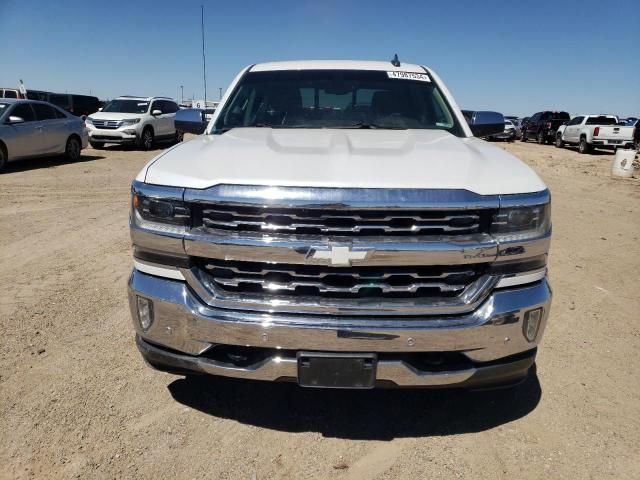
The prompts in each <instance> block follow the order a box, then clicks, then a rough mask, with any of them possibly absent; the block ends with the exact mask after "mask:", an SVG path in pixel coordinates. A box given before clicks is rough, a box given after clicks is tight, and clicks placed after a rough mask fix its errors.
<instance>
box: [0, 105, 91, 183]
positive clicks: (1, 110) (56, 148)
mask: <svg viewBox="0 0 640 480" xmlns="http://www.w3.org/2000/svg"><path fill="white" fill-rule="evenodd" d="M87 141H88V136H87V131H86V129H85V126H84V122H83V121H82V119H81V118H78V117H75V116H73V115H71V114H69V113H68V112H65V111H64V110H62V109H61V108H58V107H56V106H55V105H51V104H50V103H46V102H38V101H34V100H14V99H0V170H2V169H4V168H5V167H6V165H7V163H8V162H11V161H14V160H22V159H27V158H33V157H42V156H48V155H58V154H63V153H64V154H65V155H66V156H67V158H68V159H69V160H72V161H74V160H78V159H79V158H80V152H81V150H82V149H83V148H86V146H87Z"/></svg>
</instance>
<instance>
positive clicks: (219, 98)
mask: <svg viewBox="0 0 640 480" xmlns="http://www.w3.org/2000/svg"><path fill="white" fill-rule="evenodd" d="M218 88H219V89H220V97H218V100H222V87H218Z"/></svg>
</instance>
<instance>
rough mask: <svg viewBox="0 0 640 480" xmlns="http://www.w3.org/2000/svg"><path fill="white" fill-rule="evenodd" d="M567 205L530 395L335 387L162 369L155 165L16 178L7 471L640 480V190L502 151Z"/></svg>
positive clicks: (53, 164)
mask: <svg viewBox="0 0 640 480" xmlns="http://www.w3.org/2000/svg"><path fill="white" fill-rule="evenodd" d="M499 145H500V146H502V147H503V148H506V149H507V150H510V151H512V152H514V153H515V154H517V155H518V156H520V158H522V159H523V160H525V161H526V162H527V163H529V164H530V165H531V166H532V167H533V168H534V169H535V170H536V171H537V172H538V173H539V174H540V175H541V176H542V177H543V179H544V180H545V181H546V182H547V184H548V185H549V187H550V188H551V191H552V195H553V202H554V203H553V222H554V237H553V245H552V250H551V255H550V276H551V281H552V285H553V287H554V294H555V297H554V303H553V308H552V311H551V318H550V321H549V324H548V327H547V330H546V336H545V338H544V341H543V344H542V347H541V349H540V352H539V356H538V363H537V375H534V376H533V377H532V378H530V379H529V380H528V381H527V383H526V384H524V385H523V386H522V387H520V388H519V389H516V390H514V391H497V392H496V391H494V392H481V393H469V392H460V391H441V390H438V391H425V390H410V391H407V390H376V391H365V392H362V391H361V392H356V391H318V390H305V389H301V388H299V387H297V386H295V385H290V384H263V383H249V382H243V381H236V380H229V379H222V378H202V379H198V380H185V379H184V378H182V377H178V376H172V375H169V374H164V373H158V372H155V371H153V370H151V369H150V368H148V367H146V366H145V365H144V363H143V361H142V359H141V357H140V355H139V354H138V352H137V350H136V348H135V345H134V338H133V330H132V327H131V324H130V318H129V312H128V306H127V301H126V296H125V291H126V290H125V287H126V281H127V278H128V275H129V273H130V270H131V265H132V262H131V251H130V242H129V233H128V227H127V215H128V203H129V185H130V182H131V180H132V178H133V177H134V175H135V174H136V173H137V172H138V171H139V170H140V168H141V167H142V166H143V165H144V164H145V163H146V162H147V160H148V159H150V158H151V157H152V156H153V155H155V153H157V152H135V151H125V150H121V149H118V148H113V149H108V150H102V151H100V150H92V149H88V150H85V151H84V152H83V153H84V158H83V161H81V162H77V163H73V164H69V163H65V161H64V160H63V159H53V160H34V161H28V162H23V163H20V164H13V165H11V166H10V168H9V171H8V172H7V173H5V174H4V175H0V292H2V293H1V294H0V334H1V335H2V343H1V346H0V415H1V418H0V477H1V478H47V479H69V478H90V479H103V478H141V479H157V478H186V479H201V478H212V479H214V478H216V479H217V478H221V479H234V480H235V479H248V480H251V479H255V480H258V479H267V478H285V479H299V478H318V479H373V478H377V479H408V478H421V479H428V478H487V479H489V478H490V479H495V478H513V479H529V478H530V479H540V478H553V479H560V478H569V479H571V480H575V479H591V478H593V479H602V478H616V479H638V478H640V386H639V384H640V382H639V380H640V374H639V373H638V372H640V273H639V272H640V242H639V240H640V180H638V179H637V178H636V179H630V180H620V179H613V178H611V177H610V175H609V165H610V161H611V159H612V154H611V153H597V154H594V155H580V154H578V153H577V152H576V151H575V150H567V149H565V150H559V149H556V148H554V147H553V146H539V145H536V144H531V143H528V144H522V143H514V144H499Z"/></svg>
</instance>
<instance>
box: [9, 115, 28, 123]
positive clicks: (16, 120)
mask: <svg viewBox="0 0 640 480" xmlns="http://www.w3.org/2000/svg"><path fill="white" fill-rule="evenodd" d="M7 123H24V118H22V117H16V116H14V115H11V116H10V117H9V119H8V120H7Z"/></svg>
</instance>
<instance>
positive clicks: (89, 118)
mask: <svg viewBox="0 0 640 480" xmlns="http://www.w3.org/2000/svg"><path fill="white" fill-rule="evenodd" d="M84 123H88V124H89V125H93V118H91V117H87V118H85V120H84Z"/></svg>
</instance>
